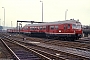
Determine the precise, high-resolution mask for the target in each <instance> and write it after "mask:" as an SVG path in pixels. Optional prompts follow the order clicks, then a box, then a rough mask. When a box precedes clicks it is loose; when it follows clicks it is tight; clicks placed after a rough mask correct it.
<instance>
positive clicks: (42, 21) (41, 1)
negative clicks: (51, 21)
mask: <svg viewBox="0 0 90 60" xmlns="http://www.w3.org/2000/svg"><path fill="white" fill-rule="evenodd" d="M40 2H42V22H43V1H40Z"/></svg>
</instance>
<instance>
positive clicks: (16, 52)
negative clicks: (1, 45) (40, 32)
mask: <svg viewBox="0 0 90 60" xmlns="http://www.w3.org/2000/svg"><path fill="white" fill-rule="evenodd" d="M5 41H8V42H9V43H8V42H6V43H7V44H9V47H10V48H11V49H12V50H13V51H14V52H13V54H14V55H15V57H16V59H19V60H22V59H25V58H27V59H28V60H29V59H31V57H30V56H31V55H30V53H29V52H27V53H23V52H25V51H24V50H23V49H22V48H21V47H20V46H22V47H24V48H26V50H30V51H32V52H34V53H35V54H37V55H40V56H41V58H42V59H36V58H35V57H34V58H33V59H34V60H53V59H55V60H59V59H61V60H65V58H63V57H58V56H55V55H53V54H50V53H47V52H45V51H41V50H38V49H35V48H32V47H31V48H30V47H28V46H25V45H22V44H20V43H18V42H16V41H11V40H7V39H6V40H5ZM3 42H4V41H3ZM11 43H13V44H11ZM14 43H15V44H17V45H19V46H18V47H17V46H15V44H14ZM13 45H14V47H13ZM15 49H16V50H15ZM28 53H29V54H28ZM26 54H27V55H29V58H28V57H27V56H26ZM24 55H25V56H24ZM18 56H19V57H18ZM46 56H47V57H46Z"/></svg>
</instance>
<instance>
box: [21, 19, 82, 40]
mask: <svg viewBox="0 0 90 60" xmlns="http://www.w3.org/2000/svg"><path fill="white" fill-rule="evenodd" d="M81 26H82V25H81V23H80V22H79V21H77V20H65V21H58V22H47V23H38V24H27V25H25V26H24V27H23V28H22V29H21V30H22V33H27V34H28V35H30V36H39V37H48V38H63V39H78V38H80V37H81V36H82V28H81ZM26 27H27V29H26ZM21 30H20V31H21Z"/></svg>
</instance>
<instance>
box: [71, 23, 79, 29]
mask: <svg viewBox="0 0 90 60" xmlns="http://www.w3.org/2000/svg"><path fill="white" fill-rule="evenodd" d="M72 29H81V25H78V24H72Z"/></svg>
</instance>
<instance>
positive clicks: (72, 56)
mask: <svg viewBox="0 0 90 60" xmlns="http://www.w3.org/2000/svg"><path fill="white" fill-rule="evenodd" d="M10 40H13V39H10ZM16 40H18V41H19V42H20V41H22V40H21V39H16ZM24 42H25V41H24ZM29 44H30V43H29ZM36 45H37V44H36ZM45 45H46V44H41V45H40V44H39V45H38V46H39V47H40V46H42V47H43V48H46V46H48V47H47V48H48V49H49V50H53V52H54V51H57V49H56V48H55V47H54V48H52V46H49V45H46V46H45ZM34 47H35V46H34ZM34 47H33V48H34ZM41 49H42V48H41ZM62 49H63V48H61V51H60V50H59V51H58V52H55V53H53V55H58V53H59V55H60V56H59V57H60V58H63V59H68V60H74V59H77V60H80V59H89V58H90V57H89V56H88V55H87V56H81V55H78V54H75V53H73V52H70V51H73V50H75V49H72V50H70V48H64V49H63V51H62ZM65 49H69V50H70V51H69V50H67V52H68V53H66V51H65ZM39 50H40V49H39ZM77 51H78V50H77ZM74 52H75V51H74ZM79 52H81V51H80V50H79ZM48 53H50V52H48ZM70 53H71V54H70ZM63 54H64V55H63Z"/></svg>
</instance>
